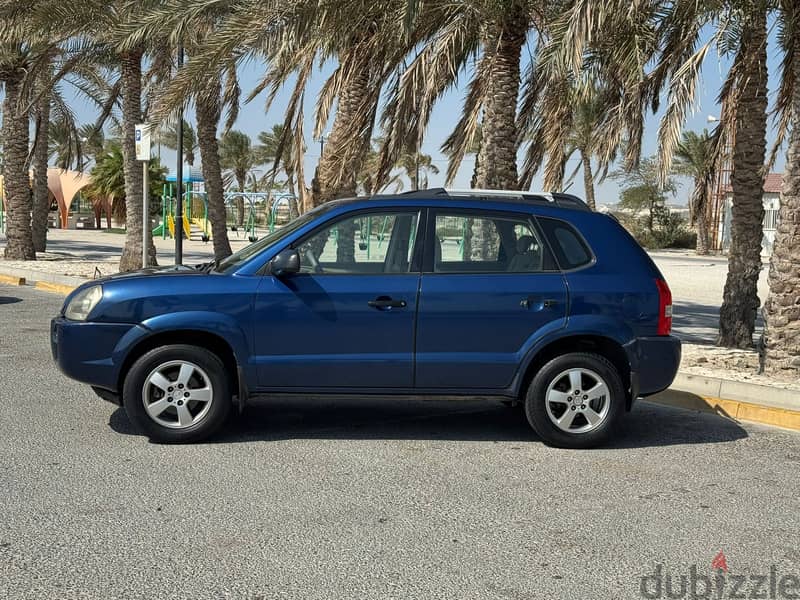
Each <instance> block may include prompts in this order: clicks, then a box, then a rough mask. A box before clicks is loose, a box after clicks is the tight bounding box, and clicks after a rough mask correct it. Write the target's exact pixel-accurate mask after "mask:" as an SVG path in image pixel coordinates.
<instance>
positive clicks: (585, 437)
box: [525, 352, 626, 448]
mask: <svg viewBox="0 0 800 600" xmlns="http://www.w3.org/2000/svg"><path fill="white" fill-rule="evenodd" d="M574 368H584V369H590V370H592V371H594V372H595V373H597V374H598V375H599V376H600V377H601V378H602V379H603V380H604V381H605V383H606V385H607V386H608V389H609V392H610V397H609V401H610V403H611V404H610V406H609V412H608V415H607V416H606V419H605V421H603V423H601V424H600V426H599V427H598V428H597V429H594V430H592V431H588V432H586V433H567V432H565V431H562V430H561V429H559V428H558V427H557V426H556V425H555V423H553V422H552V421H551V420H550V417H549V416H548V415H547V407H546V405H545V404H546V403H545V397H546V393H547V388H548V386H549V385H550V383H552V381H553V378H554V377H556V376H557V375H558V374H559V373H562V372H563V371H566V370H568V369H574ZM625 399H626V396H625V389H624V387H623V384H622V379H621V377H620V375H619V372H618V371H617V369H616V368H615V367H614V365H613V364H611V362H609V361H608V360H607V359H606V358H604V357H602V356H600V355H598V354H591V353H583V352H576V353H571V354H564V355H562V356H558V357H556V358H554V359H552V360H550V361H549V362H547V363H546V364H545V365H544V366H543V367H542V368H541V369H539V371H538V372H537V373H536V375H535V376H534V378H533V380H532V381H531V384H530V386H529V387H528V392H527V395H526V397H525V415H526V417H527V418H528V422H529V423H530V425H531V427H533V429H534V431H536V433H537V434H538V435H539V437H541V438H542V440H543V441H544V442H545V443H546V444H548V445H550V446H556V447H559V448H592V447H594V446H598V445H600V444H602V443H604V442H605V441H607V440H608V439H609V438H610V437H611V435H612V434H613V432H614V430H615V428H616V426H617V424H618V423H619V420H620V418H621V417H622V414H623V413H624V412H625Z"/></svg>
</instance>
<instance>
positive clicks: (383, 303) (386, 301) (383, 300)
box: [367, 296, 407, 310]
mask: <svg viewBox="0 0 800 600" xmlns="http://www.w3.org/2000/svg"><path fill="white" fill-rule="evenodd" d="M367 305H368V306H371V307H372V308H377V309H378V310H391V309H393V308H405V307H406V306H407V304H406V301H405V300H393V299H392V298H390V297H389V296H378V297H377V298H375V300H370V301H369V302H367Z"/></svg>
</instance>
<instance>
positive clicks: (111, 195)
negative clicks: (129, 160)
mask: <svg viewBox="0 0 800 600" xmlns="http://www.w3.org/2000/svg"><path fill="white" fill-rule="evenodd" d="M124 165H125V157H124V155H123V152H122V147H121V146H120V144H118V143H116V142H111V143H109V144H108V145H107V146H106V148H105V149H104V150H103V151H102V152H101V153H99V154H98V155H97V156H96V161H95V165H94V167H92V171H91V173H90V177H91V180H92V183H91V184H90V185H89V186H88V188H87V190H86V195H87V196H88V197H89V198H91V199H92V200H93V201H94V202H101V201H104V200H106V199H108V200H109V201H111V202H112V208H113V212H114V218H115V219H116V220H117V221H119V222H120V223H126V227H127V223H128V219H127V203H126V202H114V200H119V199H124V198H125V190H126V187H125V177H124V170H125V167H124ZM166 173H167V169H166V168H165V167H163V166H162V165H161V162H160V161H159V160H158V159H157V158H156V159H153V160H151V161H150V165H149V167H148V174H149V177H148V184H149V190H150V196H151V197H158V196H159V195H160V194H161V190H162V188H163V185H164V182H165V181H166V179H165V176H166Z"/></svg>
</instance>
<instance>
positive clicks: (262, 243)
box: [215, 204, 330, 273]
mask: <svg viewBox="0 0 800 600" xmlns="http://www.w3.org/2000/svg"><path fill="white" fill-rule="evenodd" d="M329 208H330V206H326V205H324V204H323V205H322V206H318V207H317V208H315V209H313V210H310V211H308V212H307V213H305V214H303V215H300V216H299V217H297V218H296V219H294V220H293V221H289V223H287V224H286V225H284V226H283V227H281V228H280V229H276V230H275V231H273V232H272V233H269V234H267V235H265V236H264V237H262V238H261V239H260V240H258V241H257V242H254V243H252V244H250V245H249V246H245V247H244V248H242V249H241V250H239V251H238V252H236V253H235V254H231V255H230V256H229V257H228V258H226V259H225V260H222V261H220V263H219V266H218V267H217V268H216V269H215V270H216V271H217V272H220V273H224V272H226V271H230V270H231V269H233V268H235V267H237V266H239V265H241V264H242V263H244V262H245V261H247V260H249V259H250V258H252V257H253V256H255V255H256V254H258V253H259V252H261V251H263V250H266V249H267V248H269V247H270V246H272V245H273V244H275V243H277V242H279V241H281V240H282V239H283V238H285V237H286V236H287V235H289V234H291V233H292V232H294V231H297V230H298V229H300V228H301V227H303V225H306V224H307V223H309V222H311V221H313V220H314V219H316V218H317V217H319V216H320V215H321V214H322V213H323V212H325V211H326V210H328V209H329Z"/></svg>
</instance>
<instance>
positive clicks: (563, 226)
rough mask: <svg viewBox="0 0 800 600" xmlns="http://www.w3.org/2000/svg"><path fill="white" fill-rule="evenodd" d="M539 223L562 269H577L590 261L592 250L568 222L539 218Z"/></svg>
mask: <svg viewBox="0 0 800 600" xmlns="http://www.w3.org/2000/svg"><path fill="white" fill-rule="evenodd" d="M539 224H540V225H541V227H542V229H543V230H544V234H545V235H546V236H547V240H548V241H549V242H550V246H552V248H553V252H555V254H556V259H557V260H558V263H559V264H560V265H561V268H562V269H564V270H569V269H577V268H578V267H582V266H583V265H587V264H589V263H590V262H592V252H591V250H589V248H588V247H587V246H586V243H585V242H584V241H583V238H582V237H581V236H580V235H579V234H578V232H577V231H575V228H574V227H572V225H570V224H569V223H566V222H564V221H558V220H556V219H544V218H541V217H540V218H539Z"/></svg>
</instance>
